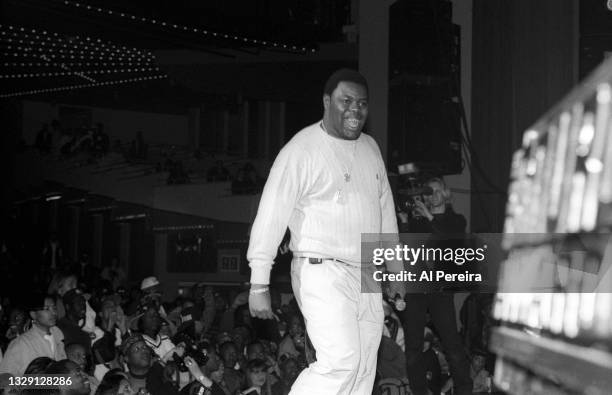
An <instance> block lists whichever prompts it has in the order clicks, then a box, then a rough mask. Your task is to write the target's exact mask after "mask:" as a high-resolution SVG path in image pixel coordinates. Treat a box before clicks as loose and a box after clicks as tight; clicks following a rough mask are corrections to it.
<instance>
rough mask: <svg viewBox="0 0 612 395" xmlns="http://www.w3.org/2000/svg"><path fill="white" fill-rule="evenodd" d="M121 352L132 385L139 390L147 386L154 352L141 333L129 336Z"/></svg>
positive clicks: (135, 389)
mask: <svg viewBox="0 0 612 395" xmlns="http://www.w3.org/2000/svg"><path fill="white" fill-rule="evenodd" d="M121 353H122V355H123V358H124V362H125V364H126V365H127V372H126V373H127V377H128V381H129V382H130V386H131V387H132V388H133V389H134V391H136V392H138V391H139V390H141V389H143V390H146V388H147V375H148V373H149V370H150V369H151V365H152V363H153V352H152V351H151V349H150V348H149V347H148V346H147V343H145V341H144V340H143V339H142V336H141V335H139V334H134V335H131V336H128V337H127V338H126V339H125V340H124V341H123V344H122V345H121Z"/></svg>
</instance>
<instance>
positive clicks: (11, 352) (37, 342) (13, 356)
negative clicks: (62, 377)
mask: <svg viewBox="0 0 612 395" xmlns="http://www.w3.org/2000/svg"><path fill="white" fill-rule="evenodd" d="M26 299H27V300H28V302H27V305H28V307H27V311H28V313H29V315H30V318H31V320H32V328H30V329H29V330H28V331H27V332H25V333H23V334H22V335H20V336H18V337H17V338H15V339H14V340H13V341H12V342H11V343H10V344H9V346H8V348H7V349H6V352H5V353H4V357H3V358H2V361H0V373H10V374H12V375H13V376H18V375H22V374H23V373H24V371H25V369H26V368H27V367H28V365H29V364H30V362H32V361H33V360H34V359H35V358H38V357H49V358H52V359H54V360H61V359H64V358H66V353H65V352H64V344H63V340H64V335H63V333H62V331H61V330H60V329H59V328H57V327H56V326H55V324H56V322H57V310H56V307H55V301H54V300H53V297H51V296H49V295H44V294H33V295H28V296H27V297H26Z"/></svg>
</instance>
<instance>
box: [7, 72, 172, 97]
mask: <svg viewBox="0 0 612 395" xmlns="http://www.w3.org/2000/svg"><path fill="white" fill-rule="evenodd" d="M165 78H167V76H166V75H154V76H150V77H138V78H127V79H123V80H117V81H106V82H96V83H91V84H81V85H70V86H62V87H58V88H47V89H36V90H31V91H23V92H15V93H7V94H3V95H0V98H8V97H16V96H25V95H34V94H38V93H48V92H58V91H69V90H74V89H82V88H92V87H96V86H109V85H119V84H126V83H129V82H141V81H147V80H159V79H165Z"/></svg>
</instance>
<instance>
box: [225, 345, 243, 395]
mask: <svg viewBox="0 0 612 395" xmlns="http://www.w3.org/2000/svg"><path fill="white" fill-rule="evenodd" d="M219 352H220V353H221V359H222V360H223V366H224V367H225V370H224V372H223V377H224V379H225V383H226V385H227V388H228V389H229V391H230V393H232V394H234V393H236V391H238V390H240V389H241V388H243V387H244V384H245V382H246V377H245V376H244V373H243V372H242V371H241V370H240V368H239V367H238V366H237V363H238V361H239V357H240V355H239V354H238V349H237V347H236V345H235V344H234V343H233V342H232V341H226V342H225V343H223V344H221V346H220V347H219Z"/></svg>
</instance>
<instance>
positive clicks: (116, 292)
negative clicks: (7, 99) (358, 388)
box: [0, 234, 490, 395]
mask: <svg viewBox="0 0 612 395" xmlns="http://www.w3.org/2000/svg"><path fill="white" fill-rule="evenodd" d="M7 249H8V247H7V246H6V245H5V246H4V247H3V250H4V251H5V255H4V258H9V259H7V260H3V264H2V269H3V270H2V271H3V273H5V274H8V273H9V272H10V271H11V267H12V268H13V269H14V268H16V267H17V266H18V263H17V262H15V257H13V258H12V259H11V258H10V256H9V254H8V251H7ZM11 260H12V261H13V265H12V266H10V267H8V266H6V265H8V264H9V263H8V262H10V261H11ZM38 267H40V273H35V272H33V271H31V269H29V272H28V273H29V274H30V275H32V283H31V284H32V286H30V287H27V288H24V290H22V291H19V290H17V291H16V292H13V293H11V294H9V293H7V292H4V293H3V297H2V299H1V308H0V355H1V357H0V389H1V388H3V389H4V391H5V393H7V394H8V393H11V392H10V391H13V392H12V393H19V389H20V388H19V387H15V386H12V387H9V383H10V381H9V378H10V377H13V378H14V377H19V376H23V375H24V374H60V375H65V376H66V377H68V376H70V377H72V378H73V382H75V383H78V385H73V386H72V387H70V388H68V387H66V388H64V387H58V388H56V389H48V393H58V392H59V393H70V394H76V393H79V394H86V393H89V394H92V395H93V394H132V393H139V391H140V393H142V394H144V393H150V394H152V395H155V394H175V393H177V394H178V393H183V394H187V393H189V394H192V393H199V392H198V391H200V389H202V391H204V392H202V393H206V392H205V391H209V392H210V393H213V394H223V395H228V394H229V395H236V394H247V393H252V394H255V393H257V394H264V395H266V394H268V395H281V394H282V395H286V394H288V393H289V390H290V388H291V385H292V384H293V382H294V380H295V379H296V378H297V376H298V374H299V373H300V372H301V371H302V370H303V369H304V368H306V367H307V366H308V364H309V362H312V361H313V360H314V359H316V355H315V354H314V352H313V350H312V346H309V341H308V338H307V336H306V333H305V325H304V320H303V317H302V315H301V313H300V310H299V308H298V306H297V303H296V301H295V299H292V298H291V297H290V296H285V297H284V298H282V299H283V300H285V301H286V302H285V303H284V304H283V303H281V294H280V293H279V292H276V291H275V290H274V289H272V293H271V296H272V306H273V311H274V317H275V318H274V319H273V320H260V319H257V318H253V317H251V315H250V314H249V306H248V290H246V288H244V287H239V286H236V287H233V288H232V287H217V288H214V287H211V286H204V285H203V284H195V285H194V286H193V287H192V288H191V289H188V290H186V291H185V292H182V293H181V294H180V296H178V297H176V298H174V299H168V298H167V297H164V295H163V293H162V292H161V290H162V288H163V287H162V284H160V282H159V281H158V280H157V279H156V278H155V277H147V278H145V279H142V280H141V281H137V282H136V283H135V284H134V286H133V287H129V285H130V283H129V282H128V278H127V276H126V273H125V272H124V271H123V269H122V268H121V266H120V265H119V262H118V260H117V259H113V260H112V261H111V262H110V263H109V264H108V265H105V266H104V267H103V268H98V267H95V266H94V265H93V264H92V263H91V262H89V257H88V255H87V254H85V253H84V254H81V255H80V256H79V259H78V260H77V262H75V263H73V264H69V263H68V262H67V260H66V257H65V256H64V253H63V249H62V248H61V245H60V242H59V241H58V237H57V235H56V234H52V235H50V236H49V237H48V240H47V241H46V242H45V243H44V246H43V248H42V251H40V261H39V262H38ZM16 273H17V272H15V273H13V278H12V280H9V281H13V282H20V281H22V280H21V279H20V278H17V277H14V276H16V275H17V274H16ZM3 289H4V290H6V289H8V288H7V282H5V281H3ZM466 314H467V313H466ZM399 316H400V315H399V313H398V312H396V311H394V309H393V308H392V304H387V303H385V328H384V330H383V337H382V341H381V344H380V347H379V352H378V362H377V383H380V386H376V390H380V389H381V388H384V385H385V382H387V383H389V380H390V379H394V380H397V379H399V380H403V381H401V383H404V384H405V385H408V384H407V382H408V380H407V377H408V376H407V374H406V366H407V365H406V358H405V344H406V339H405V336H404V330H403V326H402V324H401V320H400V318H399ZM428 325H429V326H431V324H430V323H428ZM432 329H433V330H429V329H427V330H426V333H425V335H424V338H425V341H424V343H423V358H422V360H423V361H424V363H425V365H424V368H425V371H426V378H427V383H428V386H429V388H431V389H432V390H433V389H435V390H436V391H440V390H443V389H447V390H448V389H449V388H450V387H452V378H451V374H450V371H449V364H448V363H447V362H446V361H447V358H446V357H445V354H446V353H445V349H444V346H443V344H442V343H441V342H440V339H439V337H438V336H437V331H436V330H435V327H432ZM484 355H485V354H483V352H482V351H479V350H474V353H473V354H472V358H473V363H472V364H471V366H472V368H471V371H472V373H473V374H472V375H473V377H474V385H475V386H476V385H477V384H478V385H479V386H480V387H481V388H485V387H486V386H487V385H489V386H490V382H489V381H488V380H489V374H488V372H486V369H485V368H484V366H483V358H484ZM53 372H56V373H53ZM475 388H476V387H475ZM41 391H42V390H41V389H37V390H36V389H27V388H26V389H22V391H21V393H24V394H29V393H43V392H41ZM54 391H55V392H54ZM437 393H440V392H437Z"/></svg>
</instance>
